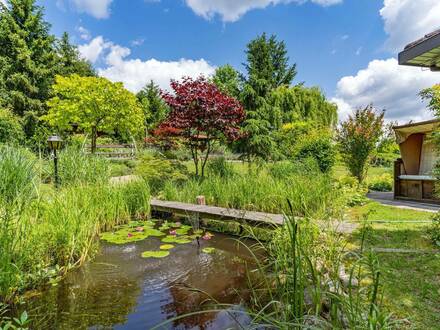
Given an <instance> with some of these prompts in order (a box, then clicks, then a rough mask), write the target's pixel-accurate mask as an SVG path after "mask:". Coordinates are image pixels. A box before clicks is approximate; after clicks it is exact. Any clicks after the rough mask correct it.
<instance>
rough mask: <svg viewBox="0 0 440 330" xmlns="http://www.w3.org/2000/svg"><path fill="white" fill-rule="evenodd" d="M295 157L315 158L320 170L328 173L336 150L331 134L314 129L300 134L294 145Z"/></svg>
mask: <svg viewBox="0 0 440 330" xmlns="http://www.w3.org/2000/svg"><path fill="white" fill-rule="evenodd" d="M295 158H296V159H297V160H301V159H304V158H312V159H314V160H316V163H317V164H318V166H319V169H320V170H321V171H322V172H324V173H328V172H329V171H330V170H331V168H332V167H333V166H334V165H335V161H336V150H335V146H334V145H333V142H332V139H331V136H330V135H328V134H325V133H320V132H316V131H315V132H312V133H311V134H307V135H304V136H302V139H301V140H300V142H299V143H298V145H297V146H296V154H295Z"/></svg>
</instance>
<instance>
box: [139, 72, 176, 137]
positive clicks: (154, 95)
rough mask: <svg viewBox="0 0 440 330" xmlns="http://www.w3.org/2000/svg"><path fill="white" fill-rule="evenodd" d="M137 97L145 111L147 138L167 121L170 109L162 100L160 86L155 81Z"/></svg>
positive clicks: (146, 86)
mask: <svg viewBox="0 0 440 330" xmlns="http://www.w3.org/2000/svg"><path fill="white" fill-rule="evenodd" d="M136 97H137V99H138V100H139V103H140V104H141V106H142V109H143V111H144V118H145V137H147V135H148V131H151V130H153V129H155V128H157V127H158V126H159V124H161V123H162V122H163V121H164V120H165V119H166V117H167V115H168V113H169V111H170V109H169V107H168V105H167V104H166V103H165V101H164V99H163V98H162V95H161V91H160V88H159V86H157V85H156V84H155V83H154V82H153V80H151V81H150V82H149V83H148V84H147V85H145V87H144V88H143V89H142V90H141V91H139V92H138V93H137V94H136Z"/></svg>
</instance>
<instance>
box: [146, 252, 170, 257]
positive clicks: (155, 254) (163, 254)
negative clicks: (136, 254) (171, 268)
mask: <svg viewBox="0 0 440 330" xmlns="http://www.w3.org/2000/svg"><path fill="white" fill-rule="evenodd" d="M169 255H170V252H169V251H145V252H142V258H165V257H168V256H169Z"/></svg>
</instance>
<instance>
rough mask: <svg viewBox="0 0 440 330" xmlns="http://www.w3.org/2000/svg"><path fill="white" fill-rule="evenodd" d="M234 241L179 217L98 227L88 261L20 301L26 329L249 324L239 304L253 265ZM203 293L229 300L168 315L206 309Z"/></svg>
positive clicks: (207, 297)
mask: <svg viewBox="0 0 440 330" xmlns="http://www.w3.org/2000/svg"><path fill="white" fill-rule="evenodd" d="M196 236H197V237H200V238H199V239H198V240H197V239H196ZM197 241H199V244H198V243H197ZM241 242H242V243H238V241H237V239H235V238H233V237H230V236H227V235H224V234H220V233H210V232H206V231H202V230H199V231H194V230H193V229H192V227H190V226H188V225H184V224H181V223H179V222H176V223H173V222H166V221H165V222H163V221H161V222H159V221H132V222H130V223H129V224H128V225H125V226H120V227H118V228H117V229H115V231H114V232H110V233H104V234H102V235H101V244H100V252H99V253H98V255H97V256H96V257H95V258H94V259H93V261H89V262H87V263H85V264H84V265H83V266H81V267H80V268H78V269H75V270H73V271H71V272H70V273H68V274H67V275H66V276H65V277H64V278H63V279H62V280H61V281H59V282H58V283H56V284H55V285H52V286H51V287H50V288H47V289H45V290H42V291H41V292H40V293H39V294H38V295H36V296H34V297H33V298H29V299H28V300H27V301H26V303H25V304H24V305H23V306H22V307H21V308H22V309H24V310H26V311H27V312H28V314H29V316H30V319H31V322H32V323H31V328H32V329H63V330H69V329H130V330H135V329H143V330H144V329H151V328H153V327H154V326H157V325H158V324H162V323H163V322H166V321H167V320H168V321H169V323H166V324H162V325H161V326H160V327H158V328H159V329H225V328H231V329H234V328H238V325H237V321H238V322H240V323H241V324H242V325H245V324H247V323H249V317H248V316H246V314H245V313H243V303H245V302H246V300H247V299H248V297H249V292H248V290H247V287H248V285H247V275H248V274H249V271H250V270H251V267H253V264H254V262H253V261H254V260H253V257H252V255H251V253H250V252H249V250H248V249H247V248H246V246H245V245H246V244H247V245H249V244H250V242H243V241H241ZM208 300H210V304H213V301H218V302H221V303H222V304H230V307H229V308H228V309H225V310H224V311H220V312H206V313H203V314H197V315H192V316H188V317H185V318H181V319H175V318H176V317H177V316H179V315H185V314H188V313H192V312H197V311H200V310H202V309H206V308H207V307H206V304H207V301H208ZM207 309H209V307H208V308H207Z"/></svg>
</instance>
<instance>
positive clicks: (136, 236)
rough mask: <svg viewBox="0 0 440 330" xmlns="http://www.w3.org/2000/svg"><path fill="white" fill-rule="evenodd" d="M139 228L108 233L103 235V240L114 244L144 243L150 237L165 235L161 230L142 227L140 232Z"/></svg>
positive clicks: (128, 228) (127, 228) (125, 228)
mask: <svg viewBox="0 0 440 330" xmlns="http://www.w3.org/2000/svg"><path fill="white" fill-rule="evenodd" d="M139 227H140V226H138V227H124V228H122V229H119V230H117V231H115V232H107V233H103V234H101V239H102V240H104V241H107V242H109V243H113V244H127V243H132V242H138V241H142V240H144V239H146V238H148V237H151V236H153V237H160V236H163V235H165V234H164V233H162V232H161V231H160V230H157V229H154V228H149V227H142V228H143V230H142V231H140V230H139Z"/></svg>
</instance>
